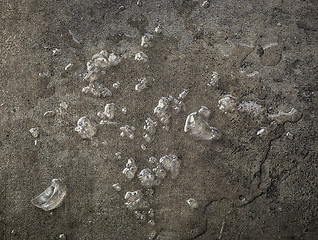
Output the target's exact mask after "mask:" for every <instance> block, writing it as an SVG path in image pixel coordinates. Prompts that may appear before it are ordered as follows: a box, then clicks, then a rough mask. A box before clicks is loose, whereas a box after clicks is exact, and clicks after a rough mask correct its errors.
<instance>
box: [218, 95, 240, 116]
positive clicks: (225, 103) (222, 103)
mask: <svg viewBox="0 0 318 240" xmlns="http://www.w3.org/2000/svg"><path fill="white" fill-rule="evenodd" d="M218 103H219V109H220V110H221V111H223V112H224V113H229V112H233V111H234V110H235V108H236V105H237V102H236V98H235V97H233V96H231V95H225V96H224V97H223V98H221V99H220V100H219V102H218Z"/></svg>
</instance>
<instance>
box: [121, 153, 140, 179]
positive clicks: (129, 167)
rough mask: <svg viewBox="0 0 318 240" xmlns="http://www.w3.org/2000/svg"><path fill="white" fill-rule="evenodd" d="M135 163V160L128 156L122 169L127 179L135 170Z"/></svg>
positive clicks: (131, 177) (132, 175)
mask: <svg viewBox="0 0 318 240" xmlns="http://www.w3.org/2000/svg"><path fill="white" fill-rule="evenodd" d="M137 169H138V168H137V165H136V163H135V160H134V159H132V158H129V159H128V161H127V163H126V168H125V169H124V170H123V174H124V175H126V177H127V178H128V179H129V180H132V179H133V178H134V177H135V175H136V172H137Z"/></svg>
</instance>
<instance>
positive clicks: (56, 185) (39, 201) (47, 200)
mask: <svg viewBox="0 0 318 240" xmlns="http://www.w3.org/2000/svg"><path fill="white" fill-rule="evenodd" d="M66 192H67V191H66V185H65V184H64V183H63V182H62V181H61V180H60V179H53V180H52V184H51V185H50V186H49V187H48V188H47V189H46V190H45V191H44V192H43V193H41V194H40V195H39V196H37V197H35V198H34V199H32V200H31V203H32V204H33V205H34V206H36V207H38V208H42V209H43V210H45V211H50V210H53V209H54V208H57V207H58V206H60V205H61V203H62V202H63V199H64V197H65V196H66Z"/></svg>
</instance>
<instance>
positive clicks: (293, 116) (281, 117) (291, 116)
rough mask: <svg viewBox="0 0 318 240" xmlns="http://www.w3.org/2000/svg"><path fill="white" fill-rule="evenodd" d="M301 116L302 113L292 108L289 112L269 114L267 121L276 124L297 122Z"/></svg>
mask: <svg viewBox="0 0 318 240" xmlns="http://www.w3.org/2000/svg"><path fill="white" fill-rule="evenodd" d="M301 116H302V113H301V112H299V111H298V110H297V109H295V108H292V109H291V110H290V111H289V112H279V113H278V114H269V115H268V119H269V120H271V121H276V122H277V123H278V124H282V123H284V122H297V121H298V120H299V119H300V118H301Z"/></svg>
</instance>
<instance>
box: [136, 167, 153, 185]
mask: <svg viewBox="0 0 318 240" xmlns="http://www.w3.org/2000/svg"><path fill="white" fill-rule="evenodd" d="M138 178H139V180H140V184H141V185H142V186H144V187H147V188H150V187H152V186H154V185H155V183H156V182H155V174H154V173H153V172H152V171H151V170H150V169H149V168H145V169H143V170H141V172H140V173H139V174H138Z"/></svg>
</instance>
